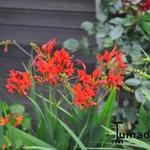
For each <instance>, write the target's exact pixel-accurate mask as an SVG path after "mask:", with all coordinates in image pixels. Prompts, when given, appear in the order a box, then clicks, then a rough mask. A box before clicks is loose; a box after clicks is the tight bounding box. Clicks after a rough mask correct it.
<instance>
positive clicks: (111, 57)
mask: <svg viewBox="0 0 150 150" xmlns="http://www.w3.org/2000/svg"><path fill="white" fill-rule="evenodd" d="M123 56H124V54H123V53H122V52H119V51H117V45H115V46H114V48H113V50H112V52H108V51H105V52H104V55H98V56H97V59H98V61H99V62H100V64H101V65H100V67H101V70H102V75H103V76H104V77H105V78H104V79H102V83H104V85H105V86H106V87H108V88H112V87H115V88H117V89H119V87H121V86H122V85H123V79H124V78H123V76H124V73H125V71H126V68H127V65H126V64H125V63H124V61H123ZM104 63H106V64H104Z"/></svg>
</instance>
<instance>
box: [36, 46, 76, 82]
mask: <svg viewBox="0 0 150 150" xmlns="http://www.w3.org/2000/svg"><path fill="white" fill-rule="evenodd" d="M34 65H35V66H36V70H37V72H38V73H39V74H38V75H35V79H36V80H37V81H39V82H40V83H44V82H49V83H50V84H51V85H56V84H57V83H59V82H61V81H63V80H65V78H69V77H72V75H73V72H74V66H73V62H72V58H71V57H70V55H69V53H68V52H67V51H66V50H65V49H61V50H56V51H55V52H54V54H53V55H52V56H50V57H49V59H44V58H42V57H36V58H35V61H34Z"/></svg>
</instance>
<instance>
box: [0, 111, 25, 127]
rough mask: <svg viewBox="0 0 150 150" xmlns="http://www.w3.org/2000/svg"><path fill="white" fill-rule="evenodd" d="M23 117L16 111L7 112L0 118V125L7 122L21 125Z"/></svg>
mask: <svg viewBox="0 0 150 150" xmlns="http://www.w3.org/2000/svg"><path fill="white" fill-rule="evenodd" d="M23 119H24V117H23V116H21V115H19V113H18V112H14V113H9V114H8V115H6V116H5V117H1V118H0V126H5V125H7V124H9V123H10V124H12V125H14V126H15V127H16V126H19V125H21V123H22V122H23Z"/></svg>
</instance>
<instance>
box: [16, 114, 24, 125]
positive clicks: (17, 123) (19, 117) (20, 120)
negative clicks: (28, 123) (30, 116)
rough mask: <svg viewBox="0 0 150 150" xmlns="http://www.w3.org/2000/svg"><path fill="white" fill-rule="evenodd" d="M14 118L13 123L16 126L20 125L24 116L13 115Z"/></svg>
mask: <svg viewBox="0 0 150 150" xmlns="http://www.w3.org/2000/svg"><path fill="white" fill-rule="evenodd" d="M14 119H15V124H14V126H15V127H17V126H19V125H21V123H22V121H23V119H24V117H23V116H17V117H15V118H14Z"/></svg>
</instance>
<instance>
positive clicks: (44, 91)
mask: <svg viewBox="0 0 150 150" xmlns="http://www.w3.org/2000/svg"><path fill="white" fill-rule="evenodd" d="M95 3H96V19H95V21H94V22H89V21H86V22H84V23H82V25H81V27H82V28H84V29H85V30H86V31H87V33H88V35H90V36H93V35H94V36H95V38H96V43H97V46H96V47H97V48H96V49H95V45H94V47H93V46H90V42H89V41H90V40H88V38H87V37H84V38H83V39H82V40H81V41H77V40H75V39H69V40H67V41H65V42H64V44H63V47H64V48H59V49H58V48H56V47H57V40H56V39H50V40H49V41H48V42H46V43H44V44H41V45H39V44H34V43H31V44H30V46H31V48H32V51H31V53H29V52H28V51H26V50H24V49H23V48H21V46H19V45H18V44H17V42H16V41H9V40H7V41H1V42H0V45H1V46H3V47H4V52H7V53H9V45H15V46H17V47H18V48H20V50H22V52H24V54H25V55H27V56H28V57H29V58H30V59H29V61H28V62H27V63H23V68H24V70H22V71H20V70H15V69H14V68H12V69H11V70H8V76H7V79H6V86H5V87H6V90H7V92H8V94H10V95H19V96H20V101H21V100H22V98H24V99H26V101H29V102H30V104H31V106H30V109H31V110H32V112H34V113H30V112H27V111H26V107H25V106H24V105H21V104H17V103H15V101H14V104H12V105H10V104H7V103H6V102H5V99H1V100H0V149H2V150H12V149H13V150H18V149H25V150H29V149H35V150H78V149H81V150H97V149H99V150H103V149H106V150H107V149H109V150H113V149H114V150H117V149H118V150H121V149H124V150H138V149H142V150H143V149H145V150H150V55H149V46H150V44H149V40H150V11H149V9H150V1H149V0H109V1H108V0H96V1H95ZM77 50H83V51H84V52H85V53H87V54H93V57H95V62H96V63H95V64H96V65H95V66H94V69H93V70H91V71H88V68H87V64H85V63H84V62H83V61H82V60H80V59H74V57H73V55H74V54H73V53H72V52H75V51H77ZM7 53H6V54H7ZM124 95H125V96H124ZM117 122H118V123H119V122H121V123H119V124H118V126H116V123H117ZM117 127H118V130H117V131H116V129H117ZM118 133H120V137H119V138H117V139H116V137H118V136H119V135H118ZM121 135H122V136H123V137H121Z"/></svg>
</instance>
